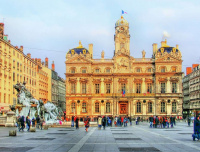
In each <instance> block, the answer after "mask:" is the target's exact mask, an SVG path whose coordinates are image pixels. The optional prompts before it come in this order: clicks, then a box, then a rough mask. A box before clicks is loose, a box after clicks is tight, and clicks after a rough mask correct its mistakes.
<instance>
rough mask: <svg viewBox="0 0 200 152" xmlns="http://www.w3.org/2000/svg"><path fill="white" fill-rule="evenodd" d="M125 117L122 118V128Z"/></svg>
mask: <svg viewBox="0 0 200 152" xmlns="http://www.w3.org/2000/svg"><path fill="white" fill-rule="evenodd" d="M123 122H124V117H121V126H123Z"/></svg>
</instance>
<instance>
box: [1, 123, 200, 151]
mask: <svg viewBox="0 0 200 152" xmlns="http://www.w3.org/2000/svg"><path fill="white" fill-rule="evenodd" d="M13 129H16V128H3V127H2V128H0V151H1V152H11V151H13V152H40V151H43V152H46V151H48V152H51V151H52V152H54V151H56V152H67V151H69V152H76V151H80V152H84V151H85V152H92V151H97V152H100V151H107V152H112V151H113V152H118V151H162V152H164V151H170V152H174V151H176V152H179V151H182V152H189V151H200V144H199V141H192V132H193V127H192V126H191V127H188V126H187V123H185V122H177V124H176V126H175V127H174V128H167V129H160V128H157V129H155V128H154V129H152V128H149V124H148V123H147V122H141V123H140V124H139V125H135V124H133V126H129V124H128V127H107V128H106V129H105V130H98V128H97V127H90V128H89V132H85V130H84V128H83V127H81V128H80V129H78V130H76V129H74V128H49V129H48V130H37V131H36V132H35V133H32V132H27V131H24V132H17V136H16V137H9V136H8V132H9V130H13Z"/></svg>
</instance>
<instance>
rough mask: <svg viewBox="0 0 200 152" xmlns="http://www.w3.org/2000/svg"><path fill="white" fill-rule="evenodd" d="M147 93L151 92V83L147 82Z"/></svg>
mask: <svg viewBox="0 0 200 152" xmlns="http://www.w3.org/2000/svg"><path fill="white" fill-rule="evenodd" d="M147 93H152V83H147Z"/></svg>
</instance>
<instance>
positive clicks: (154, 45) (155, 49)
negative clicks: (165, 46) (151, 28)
mask: <svg viewBox="0 0 200 152" xmlns="http://www.w3.org/2000/svg"><path fill="white" fill-rule="evenodd" d="M152 46H153V54H156V51H157V50H158V44H156V43H153V45H152Z"/></svg>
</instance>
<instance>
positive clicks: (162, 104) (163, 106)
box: [161, 102, 165, 112]
mask: <svg viewBox="0 0 200 152" xmlns="http://www.w3.org/2000/svg"><path fill="white" fill-rule="evenodd" d="M161 112H165V102H161Z"/></svg>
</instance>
